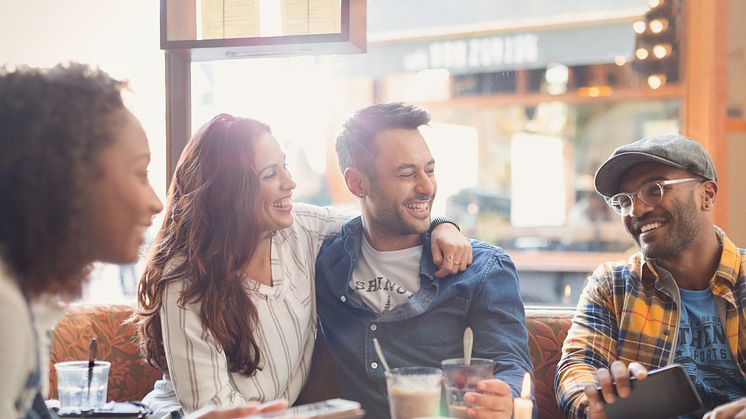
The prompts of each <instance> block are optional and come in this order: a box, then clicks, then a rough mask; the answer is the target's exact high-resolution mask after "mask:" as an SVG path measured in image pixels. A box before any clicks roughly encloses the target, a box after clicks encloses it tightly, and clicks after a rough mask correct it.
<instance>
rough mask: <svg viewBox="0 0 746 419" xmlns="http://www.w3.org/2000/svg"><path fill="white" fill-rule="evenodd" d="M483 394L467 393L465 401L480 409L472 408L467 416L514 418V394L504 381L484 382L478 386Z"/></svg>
mask: <svg viewBox="0 0 746 419" xmlns="http://www.w3.org/2000/svg"><path fill="white" fill-rule="evenodd" d="M477 390H479V391H481V393H472V392H469V393H466V395H465V396H464V401H465V402H467V403H472V404H475V405H477V406H479V408H477V409H475V408H473V407H470V408H468V409H466V414H467V415H469V417H472V418H478V419H488V418H489V419H498V418H505V419H510V417H511V416H513V392H512V391H511V390H510V386H508V385H507V384H505V382H504V381H503V380H500V379H497V378H495V379H491V380H482V381H480V382H479V384H477Z"/></svg>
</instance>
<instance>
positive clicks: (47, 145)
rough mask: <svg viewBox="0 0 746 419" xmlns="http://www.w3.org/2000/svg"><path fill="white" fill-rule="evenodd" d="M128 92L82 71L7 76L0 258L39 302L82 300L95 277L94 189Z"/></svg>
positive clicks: (22, 71)
mask: <svg viewBox="0 0 746 419" xmlns="http://www.w3.org/2000/svg"><path fill="white" fill-rule="evenodd" d="M124 86H125V83H123V82H121V81H118V80H114V79H113V78H111V77H110V76H109V75H108V74H106V73H105V72H103V71H101V70H99V69H93V68H91V67H88V66H85V65H82V64H75V63H66V64H61V65H57V66H56V67H54V68H52V69H34V68H29V67H20V68H18V69H14V68H11V67H4V68H2V69H0V130H1V131H2V133H1V134H0V150H2V152H0V196H2V198H3V203H2V205H0V254H1V255H2V258H3V260H4V261H5V262H6V263H7V265H8V267H9V268H10V269H11V271H12V272H13V273H14V274H15V275H16V276H17V277H18V278H19V281H21V285H22V286H23V287H24V288H25V289H26V291H27V292H28V293H29V294H30V295H32V296H34V295H39V294H43V293H57V294H61V295H68V296H77V295H79V294H80V291H81V286H82V283H83V281H84V280H85V278H87V276H88V273H89V271H90V264H91V262H92V261H93V251H92V246H94V243H91V239H90V226H89V223H88V221H87V220H88V219H89V218H90V210H89V207H90V205H89V202H91V201H90V200H91V199H95V197H91V196H89V195H90V193H89V191H88V189H89V185H90V184H91V183H92V182H93V181H94V180H95V177H96V174H97V173H98V171H99V170H100V168H99V167H98V166H97V156H98V153H99V152H100V151H101V150H102V149H104V148H105V147H107V146H108V145H109V144H110V143H112V142H113V139H114V137H115V131H116V127H117V126H118V124H120V123H121V122H120V121H121V120H122V117H123V115H124V113H123V112H120V111H121V110H124V109H125V108H124V104H123V103H122V96H121V91H122V89H123V88H124Z"/></svg>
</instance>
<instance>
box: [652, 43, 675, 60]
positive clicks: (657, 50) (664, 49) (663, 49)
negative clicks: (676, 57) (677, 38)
mask: <svg viewBox="0 0 746 419" xmlns="http://www.w3.org/2000/svg"><path fill="white" fill-rule="evenodd" d="M670 51H671V46H670V45H668V44H657V45H656V46H654V47H653V55H655V58H658V59H663V58H664V57H665V56H666V55H668V53H669V52H670Z"/></svg>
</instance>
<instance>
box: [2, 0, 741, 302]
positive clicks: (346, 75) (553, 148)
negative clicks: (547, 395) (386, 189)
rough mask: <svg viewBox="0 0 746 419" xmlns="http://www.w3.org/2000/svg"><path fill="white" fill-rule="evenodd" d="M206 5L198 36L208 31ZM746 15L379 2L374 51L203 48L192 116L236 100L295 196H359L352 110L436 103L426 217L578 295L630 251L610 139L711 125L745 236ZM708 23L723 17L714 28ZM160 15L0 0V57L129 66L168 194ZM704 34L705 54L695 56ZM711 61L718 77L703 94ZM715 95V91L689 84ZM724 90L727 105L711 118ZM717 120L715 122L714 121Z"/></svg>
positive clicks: (101, 290) (626, 2) (90, 293)
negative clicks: (350, 164) (601, 169)
mask: <svg viewBox="0 0 746 419" xmlns="http://www.w3.org/2000/svg"><path fill="white" fill-rule="evenodd" d="M209 1H210V0H202V1H200V0H198V1H197V10H202V11H203V12H204V11H205V10H207V9H206V8H208V7H209ZM176 3H177V2H171V4H176ZM254 3H255V4H256V7H257V8H258V10H259V13H260V14H261V19H262V22H270V23H267V24H265V23H262V25H261V26H260V29H261V30H260V33H259V34H253V35H252V36H276V35H287V34H288V33H287V30H288V29H287V26H283V25H282V23H278V24H272V23H271V22H279V21H278V19H279V18H278V17H277V16H279V15H280V14H281V13H284V12H282V11H281V10H280V9H279V6H278V4H283V5H284V4H286V3H288V2H285V3H283V2H279V1H277V0H261V1H258V0H257V1H255V2H254ZM303 3H306V2H303ZM339 3H340V0H333V1H328V0H311V1H309V2H308V7H309V8H310V9H313V8H314V7H339ZM713 3H714V4H713ZM283 7H284V6H283ZM698 8H699V9H698ZM702 8H704V9H705V12H706V13H705V14H702V13H695V11H697V10H701V9H702ZM282 10H284V9H282ZM200 16H201V17H199V18H198V22H197V28H198V31H197V32H198V33H197V37H198V38H204V39H207V38H210V37H212V36H213V35H211V33H210V29H209V25H208V23H209V22H207V21H206V19H207V18H206V17H205V16H208V15H206V14H203V15H200ZM720 18H722V19H724V20H723V21H722V22H721V21H719V20H718V19H720ZM744 21H746V1H744V0H730V1H722V2H720V1H718V2H712V3H710V2H708V1H706V0H652V1H651V0H607V1H603V2H598V1H590V0H563V1H554V0H520V1H519V0H499V1H498V0H458V1H455V0H370V1H368V2H367V52H366V53H363V54H344V55H343V54H339V55H313V56H311V55H305V56H304V55H297V54H296V55H294V56H283V57H271V58H255V57H253V58H245V59H231V60H202V61H195V62H191V63H190V64H189V72H190V77H189V92H188V94H189V98H188V102H189V107H190V112H191V121H189V122H190V126H191V129H192V130H196V128H198V127H199V126H200V125H202V124H203V123H204V122H206V121H208V120H209V119H211V118H212V117H213V116H214V115H215V114H217V113H220V112H228V113H232V114H236V115H241V116H248V117H252V118H256V119H259V120H262V121H264V122H266V123H268V124H269V125H270V126H271V127H272V130H273V133H274V135H275V137H276V138H277V139H278V140H279V141H280V142H281V144H282V145H283V146H285V148H286V149H287V154H288V159H289V163H290V168H291V171H292V173H293V175H294V177H295V179H296V180H297V181H298V188H297V190H296V192H295V199H296V200H297V201H304V202H310V203H314V204H319V205H335V206H349V205H354V203H355V200H354V197H352V196H351V195H349V194H348V192H347V191H346V188H345V186H344V182H343V180H342V177H341V175H340V173H339V169H338V167H337V163H336V157H335V153H334V140H335V137H336V134H337V132H338V131H339V129H340V127H341V125H342V123H343V122H344V120H345V119H347V118H348V117H349V116H351V114H352V113H353V112H354V111H355V110H357V109H360V108H362V107H365V106H368V105H371V104H374V103H381V102H391V101H406V102H413V103H416V104H418V105H420V106H422V107H424V108H425V109H427V110H428V111H429V112H430V113H431V115H432V123H431V124H430V126H429V127H427V128H425V129H424V130H423V132H424V135H425V137H426V139H427V140H428V142H429V144H430V147H431V150H432V152H433V155H434V157H435V159H436V175H437V179H438V185H439V191H438V197H437V200H436V205H435V207H434V210H433V215H434V216H437V215H447V216H449V217H451V218H454V219H456V220H457V221H458V222H459V224H460V226H461V228H462V231H464V232H465V233H466V234H467V235H469V236H471V237H474V238H477V239H480V240H483V241H487V242H490V243H494V244H497V245H499V246H501V247H503V248H505V249H506V250H507V251H508V253H509V254H510V255H511V256H512V257H513V259H514V261H515V263H516V265H517V267H518V270H519V273H520V277H521V287H522V292H523V296H524V300H525V302H526V303H527V304H542V305H574V304H575V303H576V302H577V298H578V294H579V292H580V290H581V289H582V286H583V284H584V282H585V280H586V278H587V276H588V274H589V273H590V272H591V271H592V270H593V269H594V268H595V266H596V265H598V264H599V263H601V262H604V261H608V260H618V259H622V258H624V257H625V254H628V253H629V252H631V251H633V250H634V249H630V246H631V241H630V240H629V238H628V237H627V236H626V233H625V231H624V229H623V227H622V223H621V222H620V220H619V218H618V217H617V216H616V215H615V214H614V213H613V212H612V211H611V210H610V209H609V208H608V207H607V206H606V204H605V202H604V201H603V199H602V198H601V197H600V196H598V195H597V194H596V193H595V192H594V190H593V174H594V172H595V170H596V168H597V167H598V166H599V164H600V163H602V162H603V161H604V160H605V159H606V157H607V156H608V155H609V154H610V153H611V152H612V151H613V150H614V148H616V147H618V146H619V145H622V144H625V143H628V142H631V141H634V140H636V139H639V138H642V137H644V136H648V135H655V134H664V133H671V132H686V133H689V134H691V135H693V136H695V134H699V135H700V136H699V137H696V136H695V138H697V139H698V140H700V141H703V142H704V143H705V146H706V147H707V148H708V149H709V151H710V153H711V154H712V155H713V158H714V159H715V161H716V165H717V166H718V170H719V172H720V179H721V180H720V187H721V191H720V195H719V197H720V201H719V202H718V207H719V208H718V210H719V211H720V212H718V213H716V222H717V223H718V224H719V225H721V226H722V227H723V228H724V229H725V230H726V232H728V233H729V235H730V236H731V238H732V239H733V240H734V241H735V242H736V244H738V245H740V246H742V247H743V246H744V245H746V226H743V225H741V223H739V222H738V221H739V219H738V218H740V217H739V215H740V214H741V213H742V211H743V209H742V208H743V205H744V204H746V202H744V199H745V198H744V196H746V194H744V192H746V190H745V188H746V187H744V186H743V185H741V182H740V180H741V179H743V177H744V176H746V168H743V167H741V166H743V165H739V164H738V157H737V156H744V155H746V123H745V122H744V121H746V115H744V107H746V87H744V86H746V80H744V78H745V77H744V76H745V75H746V69H745V68H744V60H745V59H746V53H745V52H744V51H745V45H744V44H746V41H745V40H746V30H745V29H744V28H743V27H742V26H743V25H742V23H743V22H744ZM712 22H719V23H720V24H722V23H723V22H726V23H725V24H722V28H721V29H713V30H712V31H711V32H704V33H705V34H706V36H707V37H708V38H703V37H702V35H701V34H702V33H703V31H706V30H707V28H709V26H707V25H711V24H712ZM739 23H740V24H741V25H740V27H739ZM159 24H160V20H159V4H158V2H155V1H153V0H130V1H127V2H121V1H114V0H76V1H68V2H59V1H54V0H26V1H24V2H2V3H0V63H10V64H15V65H20V64H29V65H35V66H51V65H54V64H55V63H57V62H59V61H62V60H70V59H72V60H76V61H82V62H87V63H91V64H96V65H99V66H101V67H102V68H103V69H105V70H106V71H108V72H110V73H111V74H112V75H113V76H115V77H118V78H123V79H128V80H130V82H131V88H132V92H133V94H132V95H131V97H128V101H129V102H130V106H131V107H132V109H133V110H134V112H135V114H136V115H138V117H139V118H140V119H141V121H142V122H143V125H144V126H145V130H146V132H147V133H148V135H149V138H150V145H151V151H152V153H153V159H152V163H151V170H150V173H151V181H152V182H153V184H154V186H155V187H156V190H157V191H158V193H159V194H160V196H161V199H163V200H164V201H165V191H166V184H167V177H168V170H169V169H168V164H167V163H168V159H169V154H168V153H169V148H168V146H167V141H166V131H167V130H166V126H167V122H166V121H167V118H166V100H167V98H166V90H165V88H164V86H165V84H166V75H167V74H168V73H167V71H166V70H165V69H166V68H167V65H166V60H164V51H162V50H161V49H160V44H159V41H160V31H159ZM712 34H715V35H714V36H715V37H716V38H715V39H710V38H709V37H710V36H711V35H712ZM244 36H245V35H244ZM713 43H714V44H715V45H718V46H719V47H718V48H717V49H716V50H713V51H710V49H711V48H710V49H708V48H709V47H708V45H711V44H713ZM700 50H702V51H705V52H707V51H709V55H704V56H700V57H699V58H695V57H694V56H693V55H692V54H693V51H700ZM687 51H688V54H687ZM701 60H705V62H704V63H702V62H699V63H698V61H701ZM707 60H709V62H708V61H707ZM713 77H719V78H718V79H717V81H716V83H715V87H713V88H712V89H713V91H712V92H711V91H705V92H697V91H696V89H697V86H704V85H706V84H703V82H705V81H707V80H712V78H713ZM696 95H699V96H696ZM702 95H704V96H705V97H708V98H713V97H714V100H715V103H714V104H712V103H711V104H707V103H705V104H702V103H700V102H701V101H695V100H694V99H693V98H695V97H700V96H702ZM713 106H716V107H719V108H718V109H721V110H720V111H719V112H721V113H723V115H722V118H720V119H717V118H709V119H707V120H706V121H705V122H698V119H697V118H698V116H699V115H700V114H701V111H702V110H704V111H707V110H709V109H711V108H712V107H713ZM713 119H714V120H722V127H721V126H719V125H718V126H717V127H715V128H712V127H710V125H708V124H711V122H710V121H712V120H713ZM701 126H705V129H704V130H702V129H699V128H698V127H701ZM708 127H709V128H708ZM713 133H714V134H713ZM171 158H174V156H171ZM741 158H742V157H741ZM159 224H160V220H156V222H155V224H154V225H155V227H156V228H157V226H158V225H159ZM154 234H155V231H151V232H150V237H151V238H152V236H154ZM143 251H146V249H144V250H143ZM141 270H142V261H141V262H140V263H138V264H135V265H127V266H119V265H99V266H97V268H96V271H95V272H94V279H93V280H92V282H91V283H90V285H89V287H88V289H87V291H86V296H85V299H87V300H89V301H111V300H122V299H123V300H126V299H131V298H132V295H133V292H134V289H135V283H136V281H137V279H138V277H139V273H140V272H141Z"/></svg>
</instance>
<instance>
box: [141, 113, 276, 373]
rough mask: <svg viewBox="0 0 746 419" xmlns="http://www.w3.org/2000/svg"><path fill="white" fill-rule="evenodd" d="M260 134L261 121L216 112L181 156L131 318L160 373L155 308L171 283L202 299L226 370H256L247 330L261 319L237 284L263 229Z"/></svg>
mask: <svg viewBox="0 0 746 419" xmlns="http://www.w3.org/2000/svg"><path fill="white" fill-rule="evenodd" d="M265 133H270V129H269V127H268V126H267V125H265V124H263V123H261V122H259V121H255V120H253V119H249V118H237V117H233V116H230V115H226V114H221V115H218V116H216V117H215V118H213V119H212V120H211V121H210V122H208V123H207V124H205V125H204V126H202V127H201V128H200V129H199V130H198V131H197V132H196V133H195V134H194V136H193V137H192V138H191V140H189V142H188V143H187V145H186V148H185V149H184V152H183V154H182V155H181V158H180V159H179V163H178V165H177V166H176V172H175V173H174V177H173V179H172V181H171V185H170V187H169V191H168V201H167V204H166V213H165V218H164V220H163V225H162V226H161V228H160V230H159V231H158V235H157V236H156V239H155V242H154V247H153V249H152V250H151V253H150V256H149V258H148V261H147V265H146V268H145V271H144V272H143V276H142V278H141V280H140V283H139V285H138V291H137V299H138V303H139V307H138V311H137V313H136V314H135V317H134V319H135V322H136V323H137V327H138V333H139V337H140V344H141V350H142V352H143V355H144V356H145V358H146V360H147V361H148V363H150V365H152V366H154V367H156V368H158V369H160V370H161V371H164V372H166V371H167V370H168V366H167V363H166V355H165V351H164V347H163V332H162V330H161V319H160V317H161V316H160V310H161V308H162V306H163V297H164V294H165V293H166V287H167V286H168V285H169V284H171V283H174V282H177V281H182V282H183V287H182V292H181V295H180V297H179V299H178V304H179V306H180V307H184V306H185V305H186V304H191V303H199V304H200V313H199V316H200V319H201V320H202V328H203V330H205V331H208V332H209V333H210V334H211V335H212V336H213V337H214V339H215V340H216V341H217V342H218V343H219V344H220V346H221V347H222V348H223V350H224V351H225V354H226V358H227V361H228V368H229V369H230V371H232V372H238V373H241V374H244V375H248V376H251V375H253V374H254V373H255V372H256V370H257V369H258V368H259V367H258V365H259V359H260V354H259V347H258V345H257V339H256V337H255V336H254V333H253V332H252V331H253V330H255V328H256V326H257V323H258V321H259V320H258V315H257V310H256V307H255V306H254V304H253V303H252V302H251V299H250V298H249V296H248V294H247V292H246V289H245V288H244V285H243V283H244V280H245V269H246V267H247V266H248V263H249V261H250V260H251V257H252V255H253V254H254V252H255V250H256V247H257V244H258V242H259V240H260V238H261V237H262V234H263V232H262V231H261V227H260V220H258V217H257V215H258V213H259V202H257V200H256V199H255V197H256V196H258V194H259V179H258V174H257V171H256V168H255V167H254V144H255V142H256V139H257V138H259V137H260V136H261V135H263V134H265Z"/></svg>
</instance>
